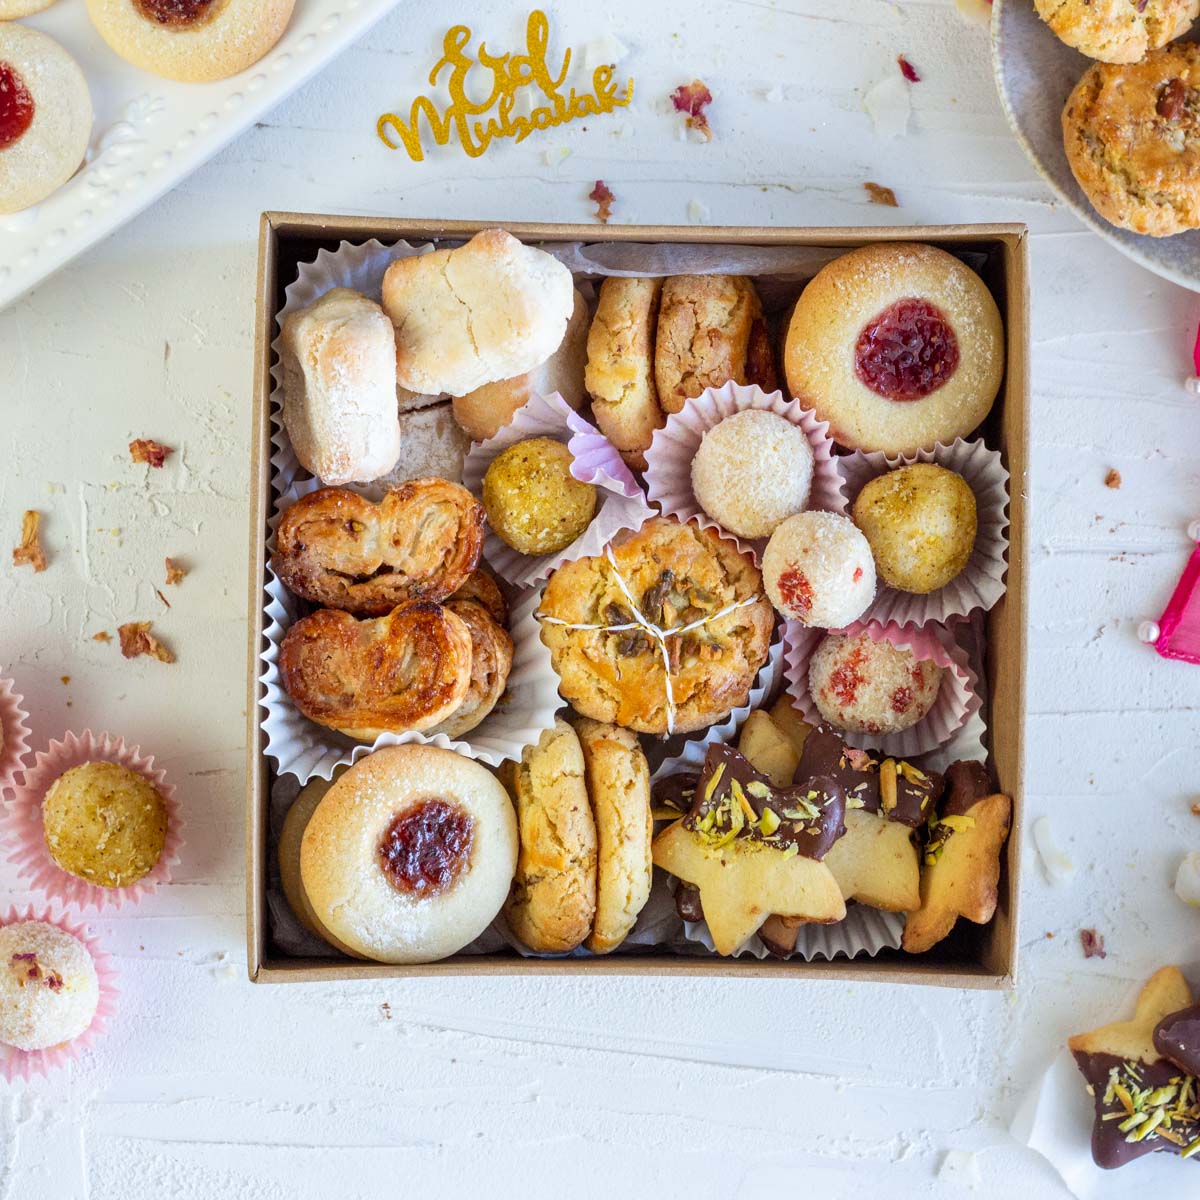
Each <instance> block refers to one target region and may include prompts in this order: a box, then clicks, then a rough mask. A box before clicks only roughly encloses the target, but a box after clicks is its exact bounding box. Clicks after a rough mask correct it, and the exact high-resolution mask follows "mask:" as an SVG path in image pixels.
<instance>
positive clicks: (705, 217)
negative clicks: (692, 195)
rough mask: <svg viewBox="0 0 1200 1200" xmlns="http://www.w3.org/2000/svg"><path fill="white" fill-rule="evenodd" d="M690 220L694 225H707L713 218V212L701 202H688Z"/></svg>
mask: <svg viewBox="0 0 1200 1200" xmlns="http://www.w3.org/2000/svg"><path fill="white" fill-rule="evenodd" d="M687 212H688V220H689V221H691V223H692V224H693V225H707V224H708V222H709V220H710V219H711V217H712V212H711V211H710V210H709V207H708V205H707V204H703V203H701V202H700V201H699V200H689V201H688V209H687Z"/></svg>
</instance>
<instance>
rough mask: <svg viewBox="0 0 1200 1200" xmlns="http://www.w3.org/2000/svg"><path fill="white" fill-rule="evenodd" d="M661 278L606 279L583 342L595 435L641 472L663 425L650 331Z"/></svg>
mask: <svg viewBox="0 0 1200 1200" xmlns="http://www.w3.org/2000/svg"><path fill="white" fill-rule="evenodd" d="M662 286H663V281H662V280H661V279H623V278H618V277H617V276H610V277H609V278H607V279H605V280H604V282H603V283H601V285H600V299H599V301H598V303H597V305H596V315H595V316H594V317H593V318H592V325H591V328H590V329H589V330H588V338H587V369H586V371H585V373H584V383H585V384H586V386H587V391H588V395H589V396H591V398H592V413H593V415H594V416H595V418H596V424H597V425H598V426H599V427H600V432H601V433H603V434H604V436H605V437H606V438H608V440H609V441H610V442H612V444H613V445H614V446H616V448H617V449H618V450H619V451H620V452H621V457H622V458H623V459H624V460H625V461H626V462H627V463H628V464H629V466H631V467H633V468H634V469H635V470H638V471H644V470H645V469H646V451H647V450H648V449H649V447H650V442H651V441H652V440H653V438H654V431H655V430H656V429H661V428H662V427H663V424H664V423H665V421H666V416H665V415H664V413H663V411H662V409H661V408H660V407H659V403H658V388H657V386H656V385H655V382H654V332H655V328H656V326H657V324H658V307H659V300H660V299H661V297H662Z"/></svg>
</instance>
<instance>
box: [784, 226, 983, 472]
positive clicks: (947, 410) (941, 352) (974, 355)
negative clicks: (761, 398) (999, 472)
mask: <svg viewBox="0 0 1200 1200" xmlns="http://www.w3.org/2000/svg"><path fill="white" fill-rule="evenodd" d="M784 370H785V371H786V373H787V382H788V387H789V388H790V390H791V394H792V395H793V396H795V397H797V398H798V399H799V400H801V401H802V402H803V403H804V404H805V406H806V407H809V408H813V409H815V410H816V412H817V415H818V416H819V417H820V418H821V419H822V420H823V421H828V422H829V424H830V432H831V433H832V435H833V437H834V438H835V439H836V440H837V441H838V442H840V443H841V444H842V445H843V446H849V447H850V448H851V449H854V450H882V451H884V452H886V453H888V454H908V453H912V452H914V451H916V450H919V449H921V448H923V447H926V446H932V445H933V444H934V443H935V442H951V441H953V440H954V439H955V438H956V437H966V436H967V435H968V434H970V433H972V432H974V430H975V429H976V428H978V426H979V425H980V423H981V422H982V421H983V419H984V417H986V416H987V415H988V413H989V411H990V410H991V407H992V403H993V401H994V400H995V399H996V393H997V392H998V391H999V389H1000V381H1001V379H1002V377H1003V375H1004V328H1003V325H1002V323H1001V320H1000V311H999V309H998V308H997V307H996V302H995V300H993V299H992V294H991V292H989V291H988V289H987V286H986V285H985V284H984V282H983V280H982V279H980V278H979V276H978V275H976V274H975V272H974V271H972V270H971V268H970V267H968V266H966V265H965V264H964V263H962V262H959V260H958V259H957V258H955V257H954V256H953V255H952V254H947V253H946V252H945V251H944V250H938V249H936V248H935V247H933V246H925V245H921V244H919V243H900V242H893V243H889V244H886V245H878V246H863V247H861V248H860V249H858V250H852V251H850V253H849V254H843V255H842V256H841V258H837V259H834V261H833V262H831V263H829V264H828V265H826V266H825V267H823V268H822V269H821V270H820V271H818V272H817V274H816V276H815V277H814V278H813V279H812V280H811V281H810V283H809V284H808V286H807V287H806V288H805V289H804V291H803V292H802V293H801V294H800V299H799V300H798V301H797V302H796V307H795V309H794V310H793V312H792V319H791V321H790V323H789V325H788V330H787V338H786V343H785V346H784Z"/></svg>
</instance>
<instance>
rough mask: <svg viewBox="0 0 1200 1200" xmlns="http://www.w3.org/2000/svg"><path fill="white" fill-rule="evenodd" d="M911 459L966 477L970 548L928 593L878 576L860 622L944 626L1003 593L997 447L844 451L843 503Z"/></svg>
mask: <svg viewBox="0 0 1200 1200" xmlns="http://www.w3.org/2000/svg"><path fill="white" fill-rule="evenodd" d="M916 462H922V463H930V462H932V463H937V465H938V466H939V467H945V468H947V470H950V471H954V472H956V473H957V474H959V475H961V476H962V477H963V479H965V480H966V482H967V485H968V486H969V487H970V489H971V491H972V492H973V493H974V494H975V511H976V516H977V521H978V528H977V531H976V534H975V548H974V550H973V551H972V552H971V557H970V559H969V560H968V562H967V565H966V566H965V567H964V568H963V569H962V571H961V572H960V573H959V574H958V575H957V576H955V578H954V579H952V580H951V581H950V582H949V583H948V584H946V586H945V587H943V588H939V589H938V590H937V591H936V592H930V593H928V595H924V596H915V595H913V594H911V593H909V592H900V591H897V590H896V589H895V588H890V587H888V586H887V584H885V583H884V582H883V580H882V579H880V581H879V591H878V593H877V594H876V597H875V602H874V603H873V604H872V605H871V607H870V608H868V609H867V611H866V613H865V614H864V615H863V618H862V619H863V620H864V621H879V622H881V623H882V624H887V623H888V622H889V621H890V622H893V623H895V624H897V625H927V624H929V623H931V622H938V623H941V624H945V623H946V622H947V621H949V620H951V619H953V618H954V617H965V616H967V615H968V614H969V613H972V612H974V611H975V610H976V609H983V610H984V611H986V610H987V609H989V608H991V607H992V605H993V604H995V603H996V601H997V600H999V599H1000V597H1001V596H1003V595H1004V576H1005V573H1006V572H1007V570H1008V563H1007V561H1006V555H1007V554H1008V516H1007V511H1008V471H1007V470H1006V469H1005V467H1004V463H1003V461H1002V460H1001V457H1000V452H999V451H998V450H989V449H988V447H987V446H986V445H985V444H984V443H983V442H982V441H978V440H976V441H971V442H967V441H963V439H962V438H956V439H955V440H954V441H953V442H952V443H950V444H949V445H947V444H946V443H944V442H938V443H937V444H936V445H934V446H933V447H932V448H930V449H925V450H919V451H917V453H916V454H905V455H901V456H899V457H889V456H888V455H886V454H883V453H882V452H880V451H878V450H876V451H873V452H871V453H864V452H862V451H856V452H855V453H853V454H847V455H845V456H843V457H842V458H841V459H840V460H839V463H838V465H839V466H840V468H841V472H842V475H843V477H844V479H845V483H846V499H847V501H848V503H849V504H850V505H853V503H854V501H855V499H856V498H857V496H858V494H859V492H861V491H862V490H863V488H864V487H866V485H867V484H868V483H869V482H870V481H871V480H872V479H875V478H877V477H878V476H880V475H886V474H887V473H888V472H889V471H894V470H896V468H897V467H902V466H905V467H906V466H911V465H912V464H913V463H916Z"/></svg>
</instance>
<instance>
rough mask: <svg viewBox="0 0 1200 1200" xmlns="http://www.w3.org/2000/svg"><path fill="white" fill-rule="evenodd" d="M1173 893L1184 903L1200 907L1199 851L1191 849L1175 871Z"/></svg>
mask: <svg viewBox="0 0 1200 1200" xmlns="http://www.w3.org/2000/svg"><path fill="white" fill-rule="evenodd" d="M1175 895H1177V896H1178V897H1179V898H1180V900H1182V901H1183V902H1184V904H1187V905H1189V906H1190V907H1192V908H1200V851H1196V850H1193V851H1192V853H1191V854H1189V855H1188V856H1187V857H1186V858H1185V859H1184V860H1183V862H1181V863H1180V864H1179V870H1178V871H1177V872H1176V873H1175Z"/></svg>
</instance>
